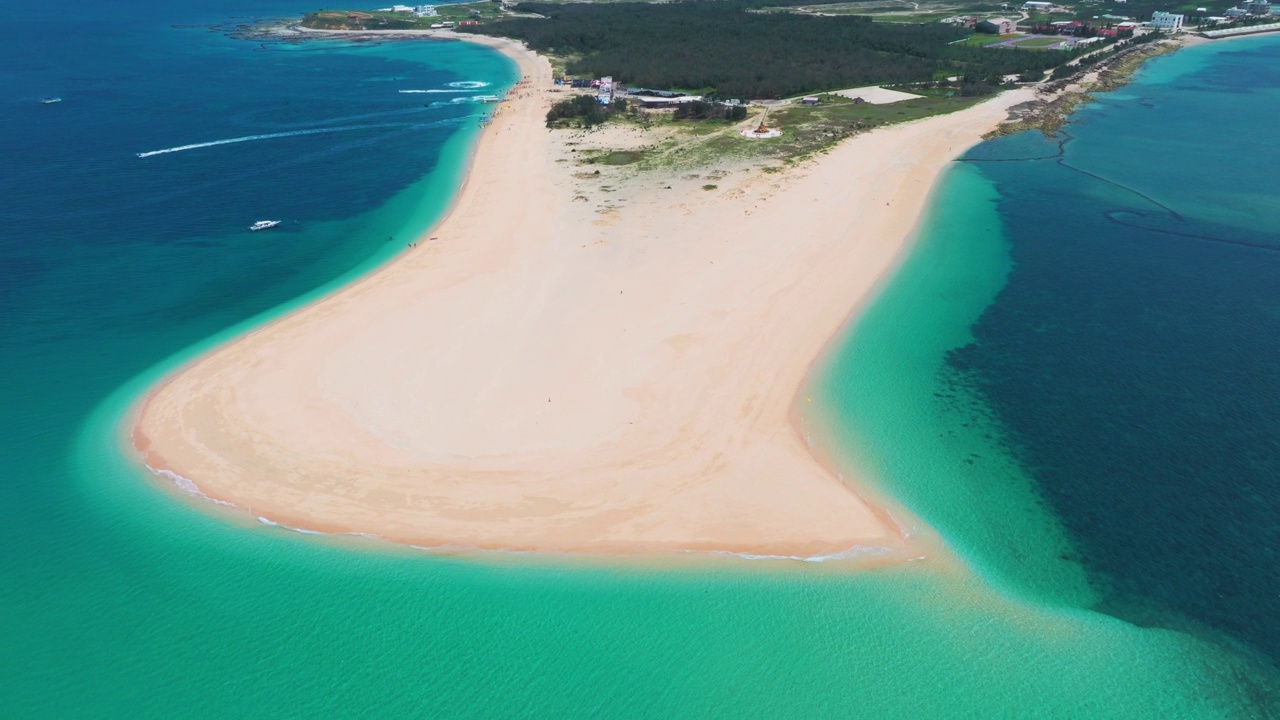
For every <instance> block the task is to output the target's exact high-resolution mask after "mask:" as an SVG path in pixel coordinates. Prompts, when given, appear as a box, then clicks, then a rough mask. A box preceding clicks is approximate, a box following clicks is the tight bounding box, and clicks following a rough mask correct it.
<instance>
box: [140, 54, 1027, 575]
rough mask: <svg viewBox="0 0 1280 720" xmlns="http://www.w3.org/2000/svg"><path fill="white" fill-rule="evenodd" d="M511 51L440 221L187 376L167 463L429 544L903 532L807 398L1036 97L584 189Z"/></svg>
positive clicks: (837, 539) (303, 520)
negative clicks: (816, 443) (986, 138)
mask: <svg viewBox="0 0 1280 720" xmlns="http://www.w3.org/2000/svg"><path fill="white" fill-rule="evenodd" d="M495 44H497V45H499V46H501V47H503V49H504V51H505V52H508V53H509V54H511V55H512V56H513V57H514V58H516V60H517V61H518V62H519V64H520V67H521V71H522V73H523V75H524V78H525V81H526V85H523V86H521V87H520V88H517V90H516V91H515V93H514V96H513V98H512V99H511V101H510V103H509V106H508V107H506V108H505V109H504V110H503V111H502V112H501V113H500V114H499V116H498V117H497V119H496V120H495V122H494V123H493V124H492V125H491V126H490V127H489V128H488V129H487V130H486V131H485V132H484V135H483V138H482V140H481V141H480V142H479V144H478V146H477V148H476V150H475V155H474V159H473V165H472V169H471V171H470V174H469V176H468V180H467V182H466V184H465V187H464V188H463V190H462V192H461V194H460V196H459V198H458V199H457V201H456V204H455V206H454V208H453V209H452V211H451V212H450V214H449V215H448V217H447V218H446V219H445V220H444V222H443V223H442V224H441V225H440V226H439V227H437V228H436V229H434V230H432V231H431V232H430V233H429V235H427V236H425V237H424V238H422V239H421V241H420V242H419V244H418V247H416V248H415V249H410V250H407V251H406V252H405V253H404V255H403V256H402V257H401V258H399V259H398V260H396V261H395V262H393V263H391V264H389V265H388V266H386V267H384V268H383V269H381V270H380V271H378V272H376V273H374V274H373V275H371V276H369V277H367V278H365V279H363V280H361V281H360V282H357V283H355V284H354V285H352V286H350V287H348V288H346V289H344V290H342V291H341V292H338V293H336V294H334V295H332V296H329V297H328V298H326V299H324V300H321V301H319V302H317V303H315V304H313V305H310V306H308V307H306V308H304V309H302V310H300V311H298V312H295V313H293V314H291V315H289V316H287V317H284V318H282V319H280V320H278V321H276V322H274V323H272V324H270V325H269V326H267V327H265V328H262V329H260V330H258V331H256V332H254V333H251V334H249V335H247V336H245V337H242V338H240V339H238V340H236V341H234V342H232V343H230V344H229V345H227V346H225V347H222V348H221V349H219V350H217V351H215V352H213V353H211V354H209V355H208V356H206V357H204V358H203V359H201V360H199V361H197V362H195V363H194V364H192V365H191V366H189V367H186V368H184V369H183V370H181V371H180V372H178V373H177V374H176V375H174V376H173V377H171V378H169V379H168V380H167V381H166V382H165V383H164V384H163V385H162V386H160V387H158V388H157V389H156V390H155V391H154V392H153V393H152V394H151V395H150V397H149V398H148V399H147V401H146V403H145V406H144V407H143V408H142V409H141V410H140V412H139V414H138V421H137V425H136V427H135V429H134V435H133V438H134V443H135V445H136V447H137V449H138V450H139V451H140V453H141V454H142V456H143V457H144V459H145V460H146V462H147V463H148V464H149V465H150V466H152V467H153V468H163V469H167V470H170V471H172V472H176V473H178V474H181V475H182V476H184V477H187V478H190V479H191V480H192V481H194V483H195V484H196V485H198V486H199V488H200V489H201V491H202V492H203V493H205V494H207V495H208V496H210V497H213V498H218V499H221V500H225V501H229V502H232V503H235V504H236V505H239V506H242V507H244V508H246V509H247V510H249V511H250V512H252V513H254V514H257V515H260V516H263V517H266V518H270V519H272V520H274V521H277V522H281V523H284V524H287V525H290V526H294V527H302V528H310V529H316V530H325V531H334V532H368V533H375V534H378V535H381V536H384V537H387V538H389V539H392V540H395V541H399V542H405V543H412V544H417V545H432V546H469V547H478V548H484V549H521V550H548V551H576V552H594V553H626V552H669V551H685V550H694V551H713V550H716V551H718V550H724V551H735V552H747V553H763V554H775V555H793V556H813V555H824V554H830V553H839V552H842V551H846V550H848V549H850V548H854V547H883V548H887V549H889V550H893V549H899V548H901V547H902V545H903V542H904V540H903V538H902V534H901V532H900V531H899V529H898V528H897V527H896V525H895V524H894V523H893V521H892V519H891V518H889V517H888V515H887V514H886V513H885V512H883V511H882V510H880V509H877V508H876V507H873V506H871V505H870V504H868V503H867V502H865V501H864V500H863V499H862V498H861V497H859V495H858V493H857V487H856V483H853V484H849V483H848V482H847V479H846V481H845V482H842V481H841V480H840V479H838V478H837V477H836V476H835V474H834V473H833V472H832V471H830V470H829V469H828V468H827V467H824V465H823V464H822V463H821V462H820V461H819V460H818V459H816V458H815V457H814V456H813V455H812V453H811V452H810V450H809V448H808V446H807V445H806V442H805V440H804V438H803V437H802V436H801V434H800V433H799V431H798V429H797V425H796V424H795V423H794V422H793V420H792V416H793V411H794V409H795V405H796V403H797V402H802V401H803V399H798V398H797V397H796V394H797V391H798V389H799V387H800V386H801V383H802V382H803V380H804V378H805V375H806V373H807V372H808V370H809V367H810V365H811V363H812V362H813V361H814V358H815V357H817V356H818V355H819V354H820V352H821V350H822V348H823V346H824V344H825V343H827V342H828V341H829V339H830V338H832V336H833V334H834V333H836V332H837V331H838V330H839V328H840V327H841V325H842V323H844V321H845V320H846V319H847V318H848V317H849V315H850V313H851V312H853V311H854V309H856V308H857V306H858V305H859V304H860V303H861V302H863V301H864V300H865V299H866V298H867V297H868V295H869V294H870V293H871V292H872V291H873V290H874V288H875V287H876V284H877V282H878V281H879V280H880V279H881V277H882V276H884V275H885V274H886V273H887V272H889V271H890V270H891V269H892V268H893V266H894V265H895V262H896V259H897V258H898V256H899V254H900V252H902V250H903V249H904V247H905V246H906V245H907V243H908V239H909V236H910V233H911V231H912V228H913V225H914V224H915V222H916V217H917V215H918V214H919V212H920V210H921V208H922V206H923V204H924V202H925V200H926V197H927V195H928V193H929V190H930V188H931V186H932V184H933V183H934V181H935V179H936V178H937V176H938V174H939V172H940V171H941V170H942V169H943V168H944V167H945V166H946V164H947V163H948V162H949V160H950V159H951V158H953V157H954V156H955V155H957V154H959V153H960V152H962V151H963V150H964V149H965V148H966V147H968V146H970V145H971V144H973V143H975V142H977V140H978V138H979V135H980V134H981V133H982V132H984V131H986V130H987V129H989V128H990V127H992V126H993V125H995V124H996V123H997V122H998V121H999V120H1001V119H1003V118H1004V116H1005V108H1006V107H1007V106H1009V105H1011V104H1013V103H1015V102H1017V101H1019V100H1022V99H1025V98H1023V97H1021V96H1020V95H1013V96H1004V97H1001V98H997V99H996V100H993V101H991V102H988V103H985V104H983V105H981V106H978V107H975V108H973V109H970V110H967V111H964V112H962V113H957V114H953V115H949V116H943V117H938V118H933V119H929V120H926V121H922V122H917V123H913V124H909V125H905V126H899V127H894V128H889V129H885V130H880V131H876V132H873V133H869V134H867V135H864V136H861V137H858V138H855V139H853V140H850V141H847V142H846V143H845V144H843V145H841V146H840V147H839V148H837V149H836V150H834V151H833V152H831V153H829V154H827V155H825V156H823V157H821V158H820V159H818V160H816V161H811V162H808V163H805V164H803V165H801V166H800V167H798V168H795V169H792V170H789V171H787V172H784V173H779V174H764V173H760V172H758V171H757V172H752V171H749V170H744V169H736V170H733V171H732V172H729V173H728V174H727V175H726V176H724V177H723V178H720V179H717V180H716V181H715V184H717V185H718V187H717V188H716V189H715V190H712V191H705V190H703V189H701V186H702V185H703V184H705V183H706V181H705V180H700V179H696V178H688V177H686V178H676V177H658V176H656V175H653V174H640V175H634V174H632V175H628V176H619V179H618V180H617V181H616V183H617V184H616V186H613V187H611V188H609V191H606V190H603V189H600V188H599V187H598V186H597V185H591V186H590V187H589V188H588V189H584V183H583V182H582V181H581V180H580V179H575V178H574V171H575V168H574V167H572V163H571V162H557V160H570V159H571V158H572V157H574V155H573V152H572V151H573V148H571V147H569V146H568V144H567V143H568V142H569V141H568V140H567V138H566V136H565V135H564V134H563V133H550V132H548V131H547V130H546V129H545V128H544V127H543V122H542V119H543V116H544V115H545V112H546V107H547V105H548V104H549V103H550V102H551V101H552V100H553V99H554V98H555V97H556V96H555V94H554V93H552V92H550V90H549V89H550V87H551V84H550V74H551V73H550V68H549V67H548V65H547V64H546V62H545V61H544V60H541V59H539V58H536V57H534V56H533V55H531V54H530V53H528V52H525V51H523V50H520V49H518V48H515V47H513V46H510V45H507V44H505V43H501V42H500V41H499V42H496V43H495ZM619 132H620V131H619ZM668 186H670V189H668ZM575 198H578V199H576V200H575ZM429 238H438V239H429Z"/></svg>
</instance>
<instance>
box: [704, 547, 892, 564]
mask: <svg viewBox="0 0 1280 720" xmlns="http://www.w3.org/2000/svg"><path fill="white" fill-rule="evenodd" d="M891 552H893V548H888V547H884V546H882V545H854V546H853V547H851V548H849V549H848V550H841V551H840V552H834V553H829V554H826V555H765V554H759V553H743V552H731V551H729V550H714V551H712V552H710V553H709V554H711V555H728V556H730V557H736V558H742V559H743V560H798V561H800V562H810V563H820V562H827V561H828V560H854V559H857V558H864V557H878V556H880V555H887V554H889V553H891Z"/></svg>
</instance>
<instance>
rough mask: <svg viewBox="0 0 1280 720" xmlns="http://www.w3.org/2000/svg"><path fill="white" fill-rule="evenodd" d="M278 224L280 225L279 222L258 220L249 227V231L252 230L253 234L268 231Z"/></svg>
mask: <svg viewBox="0 0 1280 720" xmlns="http://www.w3.org/2000/svg"><path fill="white" fill-rule="evenodd" d="M279 224H280V221H279V220H259V221H258V222H256V223H254V224H252V225H250V226H249V229H250V230H252V231H253V232H258V231H259V230H268V229H270V228H273V227H275V226H277V225H279Z"/></svg>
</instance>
